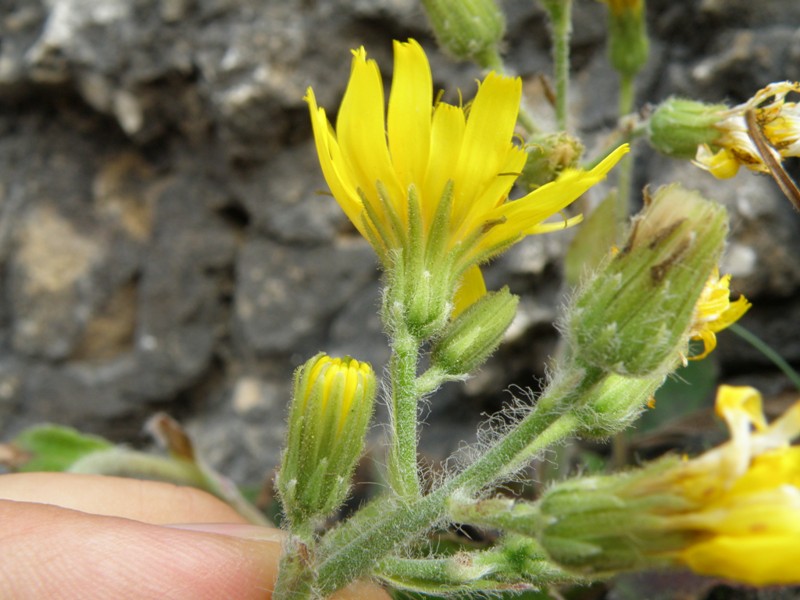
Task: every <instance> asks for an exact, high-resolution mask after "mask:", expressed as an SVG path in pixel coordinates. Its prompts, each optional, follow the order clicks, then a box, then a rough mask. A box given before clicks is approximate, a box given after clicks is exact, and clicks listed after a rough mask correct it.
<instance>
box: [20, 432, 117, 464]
mask: <svg viewBox="0 0 800 600" xmlns="http://www.w3.org/2000/svg"><path fill="white" fill-rule="evenodd" d="M12 445H13V446H15V447H16V448H17V449H18V450H19V451H21V452H22V453H23V454H24V455H26V458H25V459H23V462H21V463H20V464H18V465H17V466H16V470H18V471H22V472H31V471H66V470H67V469H69V467H70V466H71V465H72V464H73V463H74V462H75V461H77V460H78V459H80V458H83V457H84V456H86V455H88V454H92V453H94V452H98V451H101V450H108V449H110V448H112V447H113V444H111V442H109V441H107V440H105V439H103V438H101V437H98V436H96V435H89V434H85V433H81V432H79V431H77V430H76V429H72V428H71V427H62V426H60V425H34V426H33V427H30V428H28V429H26V430H25V431H23V432H22V433H20V434H19V435H18V436H17V438H16V439H15V440H14V441H13V442H12Z"/></svg>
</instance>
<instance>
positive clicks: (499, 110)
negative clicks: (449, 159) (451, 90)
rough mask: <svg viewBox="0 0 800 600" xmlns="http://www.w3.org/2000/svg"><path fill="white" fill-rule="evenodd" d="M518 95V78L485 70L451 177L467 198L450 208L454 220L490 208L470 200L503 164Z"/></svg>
mask: <svg viewBox="0 0 800 600" xmlns="http://www.w3.org/2000/svg"><path fill="white" fill-rule="evenodd" d="M521 97H522V81H521V80H520V79H519V78H509V77H503V76H501V75H497V74H496V73H489V75H487V76H486V79H485V80H484V81H483V83H482V84H481V85H480V87H479V88H478V93H477V94H476V96H475V99H474V100H473V101H472V104H471V106H470V109H469V117H468V119H467V127H466V131H465V132H464V142H463V144H462V147H461V153H460V155H459V157H458V166H457V168H456V172H455V175H454V177H453V179H454V181H455V184H456V189H457V191H458V193H459V195H460V197H461V198H463V199H464V200H468V202H461V203H458V204H456V205H455V206H454V207H453V217H454V219H455V221H456V222H461V221H464V220H468V218H469V217H468V216H467V215H468V214H482V213H484V212H486V211H487V210H488V209H490V208H491V204H488V205H487V203H486V201H485V200H484V203H483V204H478V203H477V202H475V201H474V200H475V199H476V198H480V197H481V195H482V194H483V191H484V190H485V188H486V187H487V186H488V185H491V184H492V183H493V182H494V179H495V177H496V176H497V174H498V173H499V172H500V169H501V167H502V166H503V163H504V161H505V159H506V156H507V154H508V148H509V146H511V138H512V137H513V135H514V128H515V127H516V124H517V114H518V113H519V103H520V99H521ZM458 199H459V196H458V195H457V196H456V200H457V201H458ZM490 202H491V200H490Z"/></svg>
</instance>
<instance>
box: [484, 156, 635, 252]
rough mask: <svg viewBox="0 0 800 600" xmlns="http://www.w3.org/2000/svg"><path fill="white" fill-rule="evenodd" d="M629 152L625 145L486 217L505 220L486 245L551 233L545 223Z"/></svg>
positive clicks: (566, 173)
mask: <svg viewBox="0 0 800 600" xmlns="http://www.w3.org/2000/svg"><path fill="white" fill-rule="evenodd" d="M628 150H629V146H628V144H623V145H621V146H620V147H619V148H617V149H616V150H614V151H613V152H612V153H611V154H609V155H608V156H607V157H606V158H604V159H603V160H602V161H601V162H600V163H599V164H598V165H597V166H596V167H594V168H593V169H592V170H591V171H582V170H577V169H568V170H565V171H564V172H563V173H562V174H561V175H560V176H559V177H558V179H556V180H555V181H552V182H550V183H548V184H546V185H543V186H542V187H540V188H538V189H536V190H534V191H533V192H531V193H530V194H528V195H527V196H524V197H522V198H520V199H519V200H513V201H511V202H506V203H505V204H503V205H501V206H499V207H497V208H496V209H494V210H492V211H490V212H489V213H488V214H487V215H486V217H487V220H494V219H498V220H502V219H505V222H504V223H503V224H501V225H498V226H497V227H494V228H493V229H492V230H491V231H490V232H489V233H488V234H487V236H486V238H484V241H483V245H484V246H486V247H492V246H494V245H496V244H497V243H500V242H502V241H503V240H505V239H513V238H514V237H516V236H519V235H530V234H534V233H539V232H540V231H547V230H551V229H552V227H550V226H548V225H545V226H542V225H541V224H542V222H543V221H544V220H545V219H547V218H548V217H550V216H552V215H554V214H555V213H557V212H559V211H561V210H563V209H564V207H566V206H568V205H569V204H570V203H572V202H574V201H575V200H576V199H577V198H578V197H580V196H581V195H582V194H583V193H584V192H586V190H588V189H589V188H590V187H592V186H593V185H595V184H597V183H598V182H600V181H602V180H603V179H604V178H605V177H606V175H607V174H608V172H609V171H610V170H611V169H612V167H613V166H614V165H616V164H617V163H618V162H619V160H620V159H621V158H622V157H623V156H624V155H625V154H626V153H627V152H628Z"/></svg>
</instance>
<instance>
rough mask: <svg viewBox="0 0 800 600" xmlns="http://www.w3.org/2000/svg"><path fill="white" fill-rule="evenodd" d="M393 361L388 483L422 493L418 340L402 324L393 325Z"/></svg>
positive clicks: (408, 493) (402, 491)
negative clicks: (419, 451)
mask: <svg viewBox="0 0 800 600" xmlns="http://www.w3.org/2000/svg"><path fill="white" fill-rule="evenodd" d="M393 333H394V335H393V340H392V342H393V343H392V357H391V364H390V375H391V390H392V399H391V400H392V401H391V408H392V428H393V433H394V436H393V438H392V446H391V448H390V450H389V482H390V483H391V484H392V488H393V489H394V491H395V492H396V493H397V494H398V495H400V496H401V497H403V498H417V497H419V495H420V488H419V478H418V475H417V404H418V402H419V394H418V392H417V363H418V360H419V351H420V348H419V343H418V342H417V340H416V338H415V337H414V336H413V335H411V333H409V332H408V330H407V328H405V327H403V326H402V325H401V326H398V327H395V328H394V332H393Z"/></svg>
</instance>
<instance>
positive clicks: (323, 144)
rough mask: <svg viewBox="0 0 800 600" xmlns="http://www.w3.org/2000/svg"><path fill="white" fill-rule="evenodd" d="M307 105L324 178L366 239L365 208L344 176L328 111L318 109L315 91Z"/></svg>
mask: <svg viewBox="0 0 800 600" xmlns="http://www.w3.org/2000/svg"><path fill="white" fill-rule="evenodd" d="M306 102H308V109H309V112H310V113H311V127H312V129H313V131H314V142H315V144H316V147H317V155H318V156H319V163H320V166H321V168H322V174H323V176H324V177H325V181H326V182H327V184H328V187H330V188H331V193H332V194H333V197H334V198H336V201H337V202H338V203H339V206H340V207H341V208H342V211H344V214H346V215H347V217H348V218H349V219H350V221H351V222H352V223H353V225H355V227H356V229H358V231H359V233H361V235H362V236H364V237H366V236H365V235H364V223H363V220H362V212H363V205H362V204H361V200H360V199H359V197H358V194H357V192H356V189H355V186H354V185H353V182H352V181H351V180H350V178H349V177H348V174H347V173H346V172H345V169H346V167H345V165H344V164H343V161H342V160H341V152H340V150H339V145H338V143H337V141H336V136H335V135H334V133H333V131H332V130H331V127H330V124H329V123H328V119H327V117H326V116H325V109H324V108H318V107H317V101H316V98H315V97H314V91H313V90H312V89H311V88H308V92H307V93H306Z"/></svg>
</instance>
